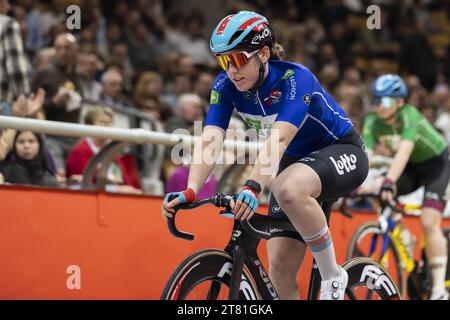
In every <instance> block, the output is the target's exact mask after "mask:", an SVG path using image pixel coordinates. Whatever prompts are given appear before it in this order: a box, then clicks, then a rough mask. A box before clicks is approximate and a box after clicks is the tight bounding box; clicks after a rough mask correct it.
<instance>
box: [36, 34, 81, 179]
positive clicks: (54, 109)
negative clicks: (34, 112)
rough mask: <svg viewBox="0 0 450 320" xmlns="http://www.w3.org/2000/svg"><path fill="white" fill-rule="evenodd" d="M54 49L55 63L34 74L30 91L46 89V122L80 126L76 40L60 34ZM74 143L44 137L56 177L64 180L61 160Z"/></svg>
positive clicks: (62, 139)
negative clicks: (53, 159) (53, 161)
mask: <svg viewBox="0 0 450 320" xmlns="http://www.w3.org/2000/svg"><path fill="white" fill-rule="evenodd" d="M54 48H55V59H54V61H53V62H52V64H51V65H49V66H48V67H46V68H44V69H41V70H39V71H38V72H36V73H35V74H34V77H33V80H32V90H33V91H35V90H36V89H37V88H39V87H42V88H43V89H44V90H45V92H46V99H45V102H44V106H43V108H44V111H45V116H46V119H47V120H52V121H62V122H70V123H79V120H80V119H79V118H80V112H81V106H82V90H81V84H80V82H81V79H80V76H79V75H78V74H77V73H76V72H75V65H76V60H77V54H78V44H77V40H76V38H75V37H74V36H73V35H72V34H70V33H62V34H59V35H58V36H57V37H56V39H55V43H54ZM75 142H76V139H75V138H73V137H62V136H53V135H48V136H47V139H46V145H47V147H48V148H49V150H50V151H51V152H52V154H53V156H54V157H55V161H56V163H57V166H58V175H59V176H61V177H65V173H64V167H65V163H64V159H65V158H66V156H67V154H68V151H69V150H70V148H72V147H73V145H74V143H75Z"/></svg>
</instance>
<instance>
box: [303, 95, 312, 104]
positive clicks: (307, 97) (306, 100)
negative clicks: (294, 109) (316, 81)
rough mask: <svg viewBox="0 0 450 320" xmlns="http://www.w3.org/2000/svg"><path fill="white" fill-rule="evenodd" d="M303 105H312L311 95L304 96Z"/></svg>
mask: <svg viewBox="0 0 450 320" xmlns="http://www.w3.org/2000/svg"><path fill="white" fill-rule="evenodd" d="M303 103H304V104H310V103H311V96H310V95H309V94H305V95H304V96H303Z"/></svg>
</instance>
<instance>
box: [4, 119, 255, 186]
mask: <svg viewBox="0 0 450 320" xmlns="http://www.w3.org/2000/svg"><path fill="white" fill-rule="evenodd" d="M0 128H10V129H15V130H30V131H33V132H37V133H43V134H48V135H56V136H68V137H79V138H83V137H87V136H88V137H101V138H109V139H111V140H113V142H112V143H111V144H110V145H108V146H107V147H105V148H104V149H102V151H101V152H99V153H98V154H96V155H95V156H94V157H93V158H92V159H91V160H90V162H89V164H88V166H87V168H86V169H85V172H84V174H83V181H82V188H83V189H104V188H105V185H106V182H107V179H106V175H107V168H108V167H109V165H110V164H111V162H112V161H114V158H115V156H116V155H117V154H118V153H119V152H120V151H121V150H122V149H123V147H124V146H126V145H127V144H153V145H159V146H162V149H159V152H158V156H156V157H153V158H152V159H147V160H148V161H147V166H148V167H149V168H151V169H152V170H149V171H151V173H150V174H148V175H147V178H148V179H149V180H150V181H147V182H148V183H149V184H150V185H152V191H150V192H149V193H152V194H162V192H163V187H162V181H160V179H159V174H160V172H161V168H162V158H163V152H164V146H170V147H173V146H176V145H178V144H180V143H181V144H189V145H193V144H194V143H195V142H197V141H198V139H200V137H199V136H190V135H180V134H170V133H165V132H160V131H152V130H146V129H143V128H130V129H125V128H111V127H101V126H94V125H85V124H77V123H65V122H58V121H49V120H37V119H28V118H18V117H9V116H0ZM259 147H260V144H259V143H257V142H245V141H233V140H225V142H224V148H225V149H232V150H235V151H237V152H238V153H239V152H240V153H244V152H245V153H248V152H257V150H258V149H259ZM144 163H146V162H145V161H144ZM98 166H100V168H99V169H98V170H96V169H97V168H98ZM96 174H97V184H96V185H94V184H93V183H92V181H93V178H94V175H96Z"/></svg>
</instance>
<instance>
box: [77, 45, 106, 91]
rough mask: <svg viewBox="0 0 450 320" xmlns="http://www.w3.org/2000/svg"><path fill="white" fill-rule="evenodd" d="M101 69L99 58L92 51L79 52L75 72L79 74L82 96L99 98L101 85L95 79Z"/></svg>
mask: <svg viewBox="0 0 450 320" xmlns="http://www.w3.org/2000/svg"><path fill="white" fill-rule="evenodd" d="M101 69H102V63H101V62H100V59H99V58H98V57H97V55H96V54H94V53H80V54H79V55H78V59H77V72H78V73H79V74H80V76H81V81H80V85H81V90H82V91H83V96H84V98H87V99H92V100H99V99H100V95H101V93H102V85H101V84H100V83H99V82H98V81H97V80H96V79H95V77H96V76H97V73H98V72H99V71H100V70H101Z"/></svg>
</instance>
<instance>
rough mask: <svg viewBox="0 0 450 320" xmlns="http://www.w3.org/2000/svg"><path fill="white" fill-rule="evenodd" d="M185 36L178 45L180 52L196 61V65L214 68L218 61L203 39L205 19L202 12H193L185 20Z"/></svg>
mask: <svg viewBox="0 0 450 320" xmlns="http://www.w3.org/2000/svg"><path fill="white" fill-rule="evenodd" d="M183 25H184V28H185V29H184V30H183V31H184V32H183V33H184V36H183V37H182V38H181V39H182V42H179V43H178V50H179V51H180V52H182V53H184V54H186V55H188V56H190V57H192V59H193V60H194V63H195V64H199V65H204V66H214V65H215V63H216V61H215V60H214V57H213V56H212V55H211V54H210V53H209V43H208V41H207V40H206V39H205V38H204V37H203V34H202V32H203V29H204V27H205V19H204V17H203V15H202V14H201V12H199V11H193V12H191V13H189V14H188V15H187V16H186V17H185V19H184V24H183Z"/></svg>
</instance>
